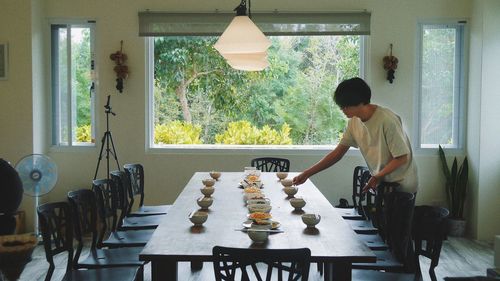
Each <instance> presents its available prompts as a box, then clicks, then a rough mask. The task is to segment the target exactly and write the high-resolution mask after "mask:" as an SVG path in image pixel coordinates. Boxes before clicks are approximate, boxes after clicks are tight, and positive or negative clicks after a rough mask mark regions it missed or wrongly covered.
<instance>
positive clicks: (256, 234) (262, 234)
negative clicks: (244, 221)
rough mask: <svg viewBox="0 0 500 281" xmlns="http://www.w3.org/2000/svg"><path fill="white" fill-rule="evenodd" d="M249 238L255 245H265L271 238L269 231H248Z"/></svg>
mask: <svg viewBox="0 0 500 281" xmlns="http://www.w3.org/2000/svg"><path fill="white" fill-rule="evenodd" d="M247 233H248V237H250V239H252V241H253V242H254V243H264V242H266V241H267V238H268V237H269V232H268V231H262V230H258V229H251V228H250V229H248V231H247Z"/></svg>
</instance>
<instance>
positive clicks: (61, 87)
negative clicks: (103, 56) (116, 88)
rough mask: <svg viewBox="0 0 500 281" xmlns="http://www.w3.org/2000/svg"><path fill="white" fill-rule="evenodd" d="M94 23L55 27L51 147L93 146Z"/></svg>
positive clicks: (52, 27)
mask: <svg viewBox="0 0 500 281" xmlns="http://www.w3.org/2000/svg"><path fill="white" fill-rule="evenodd" d="M93 43H94V23H92V22H85V23H78V24H66V23H65V24H52V25H51V62H52V144H53V145H56V146H82V145H93V144H94V138H95V137H94V131H95V128H94V98H95V97H94V96H95V81H94V79H95V61H94V54H95V53H94V44H93Z"/></svg>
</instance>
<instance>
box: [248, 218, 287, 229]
mask: <svg viewBox="0 0 500 281" xmlns="http://www.w3.org/2000/svg"><path fill="white" fill-rule="evenodd" d="M253 223H254V221H253V220H246V221H244V222H243V223H242V225H243V227H244V228H251V227H252V225H253ZM280 226H281V223H279V222H278V221H273V220H271V229H278V228H279V227H280Z"/></svg>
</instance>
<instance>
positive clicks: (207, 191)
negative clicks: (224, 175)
mask: <svg viewBox="0 0 500 281" xmlns="http://www.w3.org/2000/svg"><path fill="white" fill-rule="evenodd" d="M200 191H201V193H202V194H203V195H205V197H210V195H212V194H213V193H214V191H215V188H214V187H213V186H204V187H202V188H200Z"/></svg>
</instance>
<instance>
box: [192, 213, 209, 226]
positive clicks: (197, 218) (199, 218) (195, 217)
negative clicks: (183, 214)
mask: <svg viewBox="0 0 500 281" xmlns="http://www.w3.org/2000/svg"><path fill="white" fill-rule="evenodd" d="M207 218H208V213H207V212H202V211H194V212H192V213H191V214H189V220H190V221H191V222H192V223H193V224H194V225H198V226H199V225H202V224H203V223H204V222H206V221H207Z"/></svg>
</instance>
